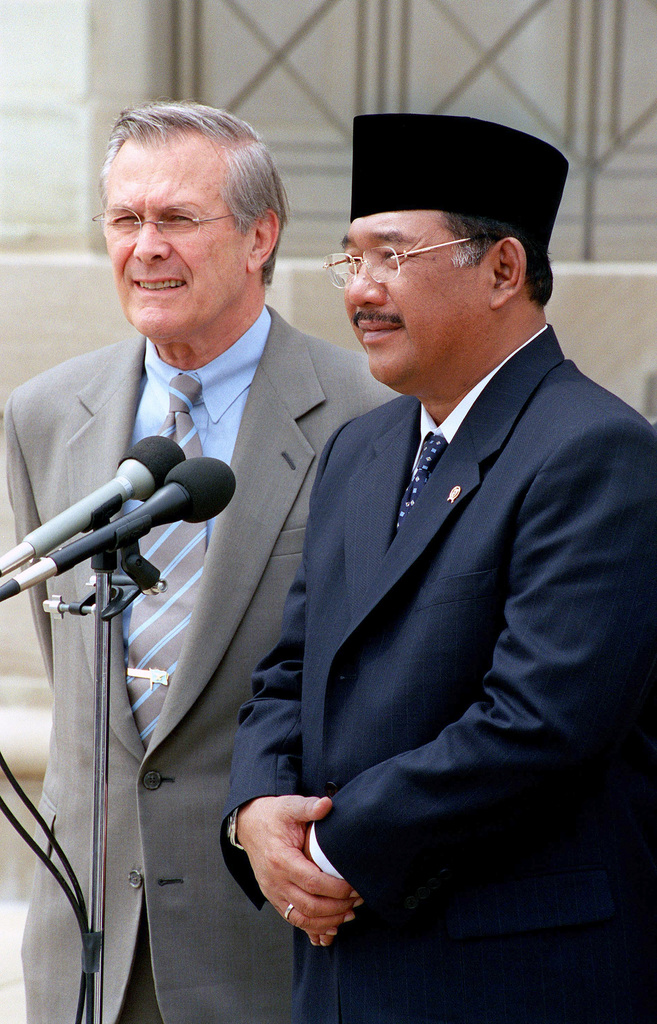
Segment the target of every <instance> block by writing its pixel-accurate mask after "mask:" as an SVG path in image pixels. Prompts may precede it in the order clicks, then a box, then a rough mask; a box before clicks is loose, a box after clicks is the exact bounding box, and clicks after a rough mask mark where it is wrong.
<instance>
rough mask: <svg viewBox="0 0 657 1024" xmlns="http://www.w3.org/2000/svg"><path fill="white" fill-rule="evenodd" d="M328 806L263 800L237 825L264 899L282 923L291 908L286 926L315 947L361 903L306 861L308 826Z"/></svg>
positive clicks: (310, 800)
mask: <svg viewBox="0 0 657 1024" xmlns="http://www.w3.org/2000/svg"><path fill="white" fill-rule="evenodd" d="M332 806H333V804H332V801H331V800H330V799H329V797H303V796H263V797H257V798H256V799H255V800H251V801H250V802H249V803H247V804H244V806H243V807H242V808H241V809H240V812H239V816H238V819H237V834H238V836H239V841H240V844H241V845H242V846H243V847H244V849H245V850H246V853H247V855H248V857H249V860H250V862H251V867H252V869H253V873H254V874H255V876H256V879H257V881H258V885H259V886H260V889H261V891H262V893H263V895H264V896H265V897H266V899H267V900H268V901H269V902H270V903H271V904H272V906H273V907H275V908H276V910H277V911H278V912H279V914H281V916H282V917H285V912H286V910H287V909H288V907H289V906H290V904H292V906H293V909H292V910H291V911H290V912H289V913H288V915H287V920H288V921H289V922H290V924H293V925H294V926H295V927H297V928H301V929H302V930H303V931H305V932H306V933H307V935H308V937H309V939H310V941H311V942H312V944H313V945H314V946H329V945H330V944H331V943H332V942H333V939H334V938H335V936H336V935H337V932H338V928H339V927H340V925H342V924H345V923H346V922H348V921H353V919H354V916H355V915H354V907H356V906H360V904H361V903H362V902H363V901H362V899H361V898H360V897H359V895H358V893H356V892H354V890H353V889H352V888H351V886H350V885H349V883H348V882H346V881H343V880H341V879H338V878H333V877H332V876H331V875H327V874H326V872H324V871H322V870H321V869H320V868H318V867H317V865H316V864H315V862H314V861H313V860H312V859H311V857H310V853H309V850H308V833H309V826H310V824H311V823H312V822H313V821H319V820H320V819H321V818H325V817H326V815H327V814H328V813H329V811H330V810H331V807H332Z"/></svg>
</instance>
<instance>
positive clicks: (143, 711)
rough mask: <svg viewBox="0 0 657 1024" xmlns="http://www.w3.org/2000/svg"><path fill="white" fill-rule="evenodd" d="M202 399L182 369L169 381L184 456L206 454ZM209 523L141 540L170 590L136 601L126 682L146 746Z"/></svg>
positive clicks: (173, 430) (172, 420)
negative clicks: (198, 408)
mask: <svg viewBox="0 0 657 1024" xmlns="http://www.w3.org/2000/svg"><path fill="white" fill-rule="evenodd" d="M200 400H201V382H200V381H199V380H198V378H197V377H194V376H192V375H190V374H187V373H180V374H178V375H177V376H176V377H173V378H172V380H171V383H170V384H169V413H168V415H167V418H166V419H165V421H164V423H163V425H162V429H161V430H160V434H163V435H165V436H167V437H172V438H173V440H174V441H177V443H178V444H179V445H180V447H181V448H182V449H183V451H184V453H185V456H186V457H187V458H188V459H189V458H193V457H195V456H197V455H201V454H202V450H201V442H200V439H199V436H198V430H197V429H196V427H195V425H194V421H193V420H192V417H191V409H192V406H194V405H196V404H197V403H198V402H200ZM206 540H207V527H206V524H205V523H185V522H180V523H171V524H169V525H164V526H158V527H155V528H154V529H153V530H151V532H150V533H149V534H148V535H147V537H146V538H145V539H144V541H143V542H142V554H143V555H144V557H145V558H147V559H148V560H149V561H150V562H153V564H154V565H156V566H157V567H158V569H159V570H160V573H161V574H162V577H163V579H166V581H167V589H166V591H165V592H164V593H163V594H158V595H156V596H153V595H150V594H141V595H140V596H139V597H138V598H137V599H136V601H135V602H134V604H133V605H132V614H131V616H130V634H129V637H128V672H127V686H128V696H129V698H130V705H131V708H132V713H133V715H134V717H135V722H136V725H137V728H138V730H139V735H140V736H141V739H142V742H143V744H144V746H145V747H147V746H148V744H149V742H150V738H151V735H152V733H153V730H154V729H155V725H156V723H157V720H158V717H159V714H160V711H161V710H162V706H163V704H164V699H165V696H166V693H167V689H168V684H169V681H170V679H171V676H172V675H173V673H174V671H175V668H176V664H177V662H178V655H179V653H180V648H181V647H182V642H183V637H184V633H185V628H186V626H187V624H188V623H189V620H190V617H191V614H192V609H193V607H194V601H195V598H196V592H197V587H198V585H199V581H200V578H201V573H202V571H203V559H204V557H205V548H206Z"/></svg>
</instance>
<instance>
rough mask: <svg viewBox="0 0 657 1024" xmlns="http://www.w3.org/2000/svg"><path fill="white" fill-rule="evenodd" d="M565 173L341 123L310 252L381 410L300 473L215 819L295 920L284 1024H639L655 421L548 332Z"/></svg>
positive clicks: (654, 643) (513, 140) (404, 133)
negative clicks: (593, 376)
mask: <svg viewBox="0 0 657 1024" xmlns="http://www.w3.org/2000/svg"><path fill="white" fill-rule="evenodd" d="M382 149H385V150H386V151H387V152H392V153H394V154H395V158H394V160H384V159H383V158H382ZM566 170H567V164H566V161H565V159H564V158H563V157H562V156H561V154H560V153H558V151H556V150H555V149H554V148H553V147H552V146H550V145H548V144H546V143H544V142H542V141H540V140H538V139H535V138H533V137H530V136H528V135H525V134H524V133H520V132H515V131H513V130H511V129H508V128H505V127H503V126H500V125H495V124H490V123H487V122H481V121H477V120H474V119H469V118H451V117H432V116H421V115H420V116H417V115H381V116H363V117H359V118H357V119H356V122H355V127H354V164H353V175H354V185H353V198H352V223H351V226H350V228H349V232H348V235H347V237H346V239H345V254H337V255H333V256H331V257H329V258H328V260H327V266H328V267H329V269H330V271H331V273H332V275H333V277H334V280H335V282H336V283H338V284H342V285H343V286H344V287H345V298H346V306H347V312H348V314H349V316H350V318H351V320H352V321H353V324H354V327H355V329H356V333H357V335H358V337H359V338H360V340H361V341H362V344H363V346H364V347H365V349H366V351H367V354H368V357H369V362H370V368H371V370H372V372H373V374H374V376H375V377H377V379H379V380H380V381H383V382H385V383H386V384H388V385H389V386H391V387H392V388H394V389H395V390H397V391H399V392H401V393H402V396H403V397H400V398H399V399H397V400H395V401H394V402H392V403H390V404H388V405H387V406H385V407H383V408H381V409H378V410H375V411H373V412H371V413H368V414H367V415H365V416H363V417H361V418H360V419H357V420H355V421H352V422H351V423H349V424H347V425H346V426H344V427H343V428H341V429H340V430H338V431H337V432H336V433H335V434H334V435H333V437H332V438H331V440H330V441H329V443H328V445H327V447H326V449H325V451H324V453H323V456H322V458H321V460H320V465H319V468H318V472H317V477H316V481H315V485H314V490H313V495H312V497H311V512H310V518H309V525H308V531H307V534H306V540H305V546H304V557H303V560H302V567H301V569H300V571H299V573H298V575H297V578H296V580H295V583H294V584H293V587H292V589H291V591H290V594H289V597H288V602H287V605H286V611H285V614H284V622H283V632H282V636H281V639H280V641H279V644H278V646H277V647H276V648H275V649H274V650H273V652H272V653H271V654H270V655H269V656H268V657H267V658H266V659H264V660H263V662H262V663H261V664H260V666H259V668H258V670H257V671H256V674H255V676H254V696H253V698H252V699H251V700H250V701H248V702H247V703H246V704H245V705H244V707H243V708H242V711H241V714H240V721H241V725H240V728H239V730H238V733H237V740H236V746H235V754H234V761H233V770H232V777H231V792H230V797H229V801H228V804H227V808H226V809H227V812H228V813H227V818H226V826H225V830H224V835H223V843H224V850H225V854H226V856H227V860H228V863H229V866H230V867H231V870H232V872H233V873H234V875H235V876H236V878H237V879H238V881H239V882H240V884H241V885H242V886H243V888H244V889H245V890H246V892H247V893H248V894H249V895H250V896H251V898H252V899H253V900H254V902H255V903H257V904H258V905H259V904H261V903H262V901H263V898H266V899H267V900H269V902H270V903H271V904H273V906H274V907H275V908H276V909H277V910H278V911H279V913H281V914H283V916H284V917H286V918H287V920H288V921H289V922H290V924H291V925H294V926H295V933H294V934H295V956H296V961H295V985H294V1014H293V1019H294V1021H295V1022H296V1024H302V1022H304V1024H305V1022H308V1021H313V1024H337V1022H342V1024H399V1022H401V1021H403V1022H404V1024H419V1022H423V1024H425V1022H431V1024H447V1022H449V1024H600V1022H601V1021H604V1022H605V1024H649V1022H654V1020H655V1006H657V924H656V922H657V737H656V735H655V733H656V729H655V723H656V721H657V717H656V707H655V694H654V682H655V665H656V663H657V621H656V619H655V611H654V609H655V604H656V601H657V473H656V472H655V466H656V465H657V438H656V437H655V434H654V431H653V430H652V428H651V427H650V426H649V425H648V424H647V423H646V422H645V420H643V419H642V417H640V416H639V415H638V414H637V413H635V412H634V411H633V410H631V409H629V408H628V407H627V406H625V405H624V404H623V403H622V402H621V401H620V400H618V399H617V398H615V397H614V396H612V395H610V394H608V393H607V392H605V391H603V390H602V389H601V388H599V387H598V386H597V385H595V384H594V383H593V382H592V381H590V380H589V379H587V378H586V377H584V376H583V375H582V374H581V373H580V372H579V371H578V370H577V369H576V367H575V366H574V365H573V364H572V363H571V362H569V361H564V358H563V355H562V353H561V350H560V348H559V345H558V343H557V340H556V337H555V335H554V333H553V331H552V329H551V328H550V327H549V326H547V325H546V322H545V316H544V312H543V307H544V305H545V303H546V301H547V299H548V298H549V295H550V289H551V273H550V267H549V261H548V258H547V246H548V241H549V237H550V232H551V228H552V225H553V221H554V218H555V216H556V212H557V208H558V205H559V201H560V198H561V193H562V189H563V185H564V181H565V177H566ZM426 434H430V435H431V436H430V437H429V440H428V443H427V444H426V445H425V443H424V438H425V435H426ZM235 844H239V845H241V846H242V847H243V848H244V849H245V851H246V855H248V859H247V856H246V855H245V854H244V853H242V852H241V851H240V850H239V849H238V848H237V846H236V845H235ZM304 933H307V934H304ZM308 939H310V941H308ZM322 947H324V948H322Z"/></svg>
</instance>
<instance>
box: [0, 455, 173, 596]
mask: <svg viewBox="0 0 657 1024" xmlns="http://www.w3.org/2000/svg"><path fill="white" fill-rule="evenodd" d="M184 460H185V455H184V452H183V450H182V448H181V447H180V445H177V444H176V442H175V441H172V440H171V438H170V437H160V436H159V435H156V436H153V437H145V438H143V440H141V441H138V442H137V444H136V445H134V447H133V448H131V449H130V451H129V452H128V453H127V454H126V456H125V458H124V459H122V460H121V462H120V463H119V471H118V473H117V474H116V476H115V477H114V479H113V480H110V481H109V482H108V483H106V484H103V486H102V487H99V488H97V490H95V491H92V493H91V494H88V495H87V496H86V498H82V499H81V500H80V501H77V502H76V503H75V504H74V505H71V507H70V508H67V509H64V511H63V512H60V513H59V515H56V516H55V517H54V518H53V519H50V520H48V522H47V523H43V524H42V525H41V526H38V527H37V528H36V530H32V532H31V533H28V534H27V536H26V537H25V538H24V539H23V540H22V541H21V543H20V544H18V545H17V546H16V547H15V548H12V549H11V551H8V552H7V554H6V555H1V556H0V576H4V575H5V574H6V573H8V572H13V570H14V569H18V568H19V566H21V565H24V564H25V562H29V561H30V559H31V558H39V557H41V555H47V554H48V552H50V551H52V550H53V549H54V548H57V547H59V546H60V544H63V543H64V541H67V540H70V539H71V537H74V536H75V535H76V533H82V532H83V531H84V530H88V529H89V527H90V526H91V522H92V518H93V515H94V513H95V512H96V511H97V510H98V509H99V508H101V507H102V506H103V505H105V504H106V503H107V502H110V501H116V502H117V507H116V509H115V511H117V512H118V510H119V508H120V507H121V505H122V504H123V502H124V501H128V499H129V498H137V499H138V500H139V501H143V500H144V499H145V498H150V496H151V494H153V493H154V492H155V491H156V490H157V489H158V488H160V487H161V486H162V484H163V483H164V480H165V479H166V477H167V474H168V473H169V472H170V471H171V470H172V469H173V468H174V466H177V465H178V464H179V463H180V462H184Z"/></svg>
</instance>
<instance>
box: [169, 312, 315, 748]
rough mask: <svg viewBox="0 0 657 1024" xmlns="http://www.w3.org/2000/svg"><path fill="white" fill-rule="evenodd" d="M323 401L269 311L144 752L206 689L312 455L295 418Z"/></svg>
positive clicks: (295, 341) (289, 336)
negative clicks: (221, 506)
mask: <svg viewBox="0 0 657 1024" xmlns="http://www.w3.org/2000/svg"><path fill="white" fill-rule="evenodd" d="M323 401H324V392H323V391H322V388H321V385H320V383H319V380H318V379H317V375H316V373H315V369H314V367H313V364H312V361H311V359H310V355H309V353H308V349H307V346H306V343H305V342H304V340H303V337H302V336H301V335H299V334H298V332H296V331H293V330H292V329H290V328H288V327H287V325H285V324H284V322H283V321H282V320H281V319H280V317H278V316H277V315H276V314H275V313H274V312H273V311H272V326H271V330H270V333H269V337H268V339H267V345H266V347H265V351H264V353H263V356H262V359H261V360H260V364H259V366H258V369H257V371H256V374H255V377H254V379H253V383H252V385H251V388H250V391H249V397H248V400H247V404H246V407H245V410H244V415H243V416H242V422H241V424H240V429H239V433H238V436H237V443H236V446H235V452H234V455H233V460H232V468H233V470H234V473H235V479H236V490H235V495H234V497H233V500H232V501H231V503H230V504H229V505H228V507H227V508H226V509H225V511H224V512H222V513H221V515H220V516H219V517H218V518H217V521H216V523H215V525H214V529H213V531H212V538H211V541H210V545H209V547H208V552H207V555H206V561H205V566H204V570H203V577H202V580H201V586H200V590H199V595H198V598H197V601H196V605H195V609H194V613H193V615H192V618H191V621H190V624H189V627H188V628H187V630H186V634H185V640H184V643H183V648H182V650H181V653H180V658H179V661H178V667H177V669H176V673H175V675H174V677H173V680H172V684H171V692H170V693H169V694H168V695H167V700H166V701H165V704H164V708H163V711H162V714H161V715H160V720H159V722H158V724H157V727H156V730H155V732H154V733H153V739H152V741H151V744H150V747H149V751H150V750H152V749H154V747H155V746H157V744H158V743H159V742H160V741H161V739H162V738H163V737H164V736H166V735H167V734H168V733H169V732H170V731H171V730H172V729H173V728H175V726H176V725H177V724H178V723H179V722H180V720H181V719H182V718H183V716H184V715H185V714H186V713H187V711H188V710H189V708H190V707H191V706H192V704H193V703H194V701H195V700H196V699H197V698H198V696H199V695H200V693H201V692H202V691H203V689H204V688H205V686H206V685H207V684H208V682H209V680H210V679H211V678H212V676H213V675H214V673H215V672H216V670H217V666H218V665H219V663H220V662H221V659H222V658H223V656H224V654H225V652H226V650H227V648H228V646H229V644H230V642H231V640H232V638H233V636H234V635H235V632H236V630H237V629H238V627H239V625H240V622H241V621H242V618H243V616H244V614H245V612H246V610H247V609H248V606H249V604H250V602H251V599H252V597H253V594H254V593H255V590H256V588H257V586H258V584H259V582H260V579H261V577H262V574H263V572H264V570H265V568H266V565H267V562H268V560H269V557H270V555H271V552H272V550H273V548H274V545H275V544H276V541H277V540H278V537H279V534H280V532H281V530H282V528H283V525H284V523H285V520H286V519H287V517H288V515H289V513H290V510H291V508H292V506H293V504H294V502H295V501H296V498H297V495H298V493H299V490H300V488H301V486H302V484H303V481H304V479H305V478H306V475H307V473H308V470H309V469H310V466H311V463H312V462H313V459H314V457H315V452H314V450H313V448H312V446H311V445H310V444H309V442H308V441H307V440H306V438H305V436H304V435H303V433H302V431H301V430H300V429H299V427H298V426H297V423H296V419H297V418H298V417H300V416H302V415H304V414H305V413H306V412H308V411H309V410H310V409H312V408H314V407H315V406H317V405H319V404H320V403H321V402H323ZM238 682H239V681H236V684H237V683H238Z"/></svg>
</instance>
